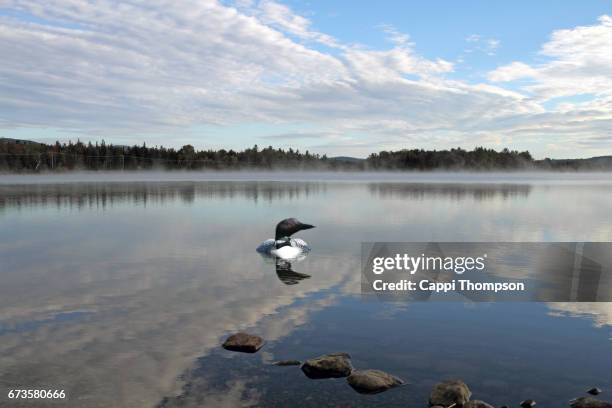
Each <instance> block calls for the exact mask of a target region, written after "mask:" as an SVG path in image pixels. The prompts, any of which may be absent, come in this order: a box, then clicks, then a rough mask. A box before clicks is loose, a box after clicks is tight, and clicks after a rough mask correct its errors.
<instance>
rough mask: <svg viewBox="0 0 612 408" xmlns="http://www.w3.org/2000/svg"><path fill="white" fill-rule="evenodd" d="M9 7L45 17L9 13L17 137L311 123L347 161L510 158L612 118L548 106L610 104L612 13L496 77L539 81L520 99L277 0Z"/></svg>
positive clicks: (6, 95)
mask: <svg viewBox="0 0 612 408" xmlns="http://www.w3.org/2000/svg"><path fill="white" fill-rule="evenodd" d="M4 7H5V8H7V9H10V10H14V11H18V12H19V13H20V15H22V16H23V15H29V16H32V18H29V19H24V18H17V17H10V14H9V15H5V16H2V17H0V53H2V55H4V56H9V57H8V58H4V59H3V60H2V62H0V77H1V78H2V79H3V80H2V81H1V82H0V112H1V113H0V125H2V126H5V127H27V126H43V127H54V128H60V129H74V130H78V131H83V132H97V133H99V134H102V135H104V136H105V137H107V138H112V136H113V135H114V134H118V133H121V134H123V135H125V134H126V133H130V132H138V133H139V134H153V133H158V134H166V135H169V134H176V133H177V132H180V131H181V129H189V128H190V127H193V126H197V125H206V124H220V125H239V124H245V123H272V124H282V123H298V122H299V123H307V124H310V125H312V126H314V127H316V128H317V129H319V132H320V133H323V134H333V135H341V134H343V133H346V134H347V136H346V137H343V138H339V137H335V138H334V139H333V143H334V144H335V145H337V146H339V147H338V151H339V150H341V146H345V147H346V148H350V147H351V146H356V147H359V146H360V147H359V148H360V149H361V151H362V153H365V152H366V150H376V149H377V148H378V146H386V147H387V148H400V147H405V146H406V145H407V144H409V145H414V144H418V143H423V144H427V143H429V144H427V146H430V147H436V148H440V147H449V143H453V144H455V145H456V144H461V145H464V146H473V145H475V144H478V143H479V142H484V143H486V142H487V141H488V140H492V139H491V138H493V139H496V140H499V139H500V138H501V140H506V141H508V142H509V143H513V144H511V146H515V145H516V146H518V145H520V144H521V143H522V142H523V141H527V144H529V143H532V142H533V143H535V142H537V143H540V141H541V140H546V139H547V138H550V134H549V133H542V132H541V131H540V130H538V129H537V128H535V127H534V126H533V125H532V124H533V123H534V122H536V121H537V123H538V124H539V125H541V126H549V127H550V128H561V127H565V128H567V129H569V128H573V129H575V133H572V136H571V137H568V138H567V139H566V140H567V141H568V142H570V143H575V142H576V141H577V140H579V139H580V137H592V136H596V133H597V132H598V131H599V130H600V125H599V124H600V123H603V122H602V121H605V120H607V118H608V117H609V113H610V111H611V107H610V103H609V102H606V103H604V102H602V100H601V99H597V100H596V101H590V102H589V105H586V104H584V105H583V106H581V108H580V110H579V111H577V110H575V109H573V110H571V112H570V111H567V109H566V110H565V111H563V112H562V111H560V110H558V111H547V109H545V108H544V107H543V106H542V104H541V100H542V98H543V97H544V96H545V97H551V96H555V95H568V94H572V93H570V92H569V91H568V88H571V89H573V91H572V92H576V89H579V90H580V91H581V92H586V91H588V92H592V93H594V94H595V95H601V94H602V93H606V92H608V91H605V89H608V90H609V88H610V83H611V81H610V77H609V75H610V72H612V71H610V70H609V69H607V68H609V67H610V65H609V63H610V60H609V59H610V57H609V56H608V55H607V54H606V53H605V52H604V49H605V47H606V46H609V45H610V44H612V39H611V38H610V34H609V29H610V25H611V23H610V19H609V18H608V17H602V18H601V19H600V21H599V24H597V25H594V26H591V27H577V28H574V29H570V30H561V31H557V32H555V33H553V36H552V38H551V41H550V42H549V43H547V44H545V45H544V47H543V49H542V53H543V55H546V57H547V58H550V59H551V61H550V62H549V63H548V64H544V65H542V66H529V65H527V64H524V63H520V62H516V63H513V64H511V65H509V66H505V67H500V68H499V69H497V70H496V71H494V72H492V73H490V74H489V79H490V80H491V81H493V82H500V83H501V82H503V81H510V80H514V79H518V78H520V77H527V78H530V79H531V80H532V81H534V83H532V84H530V85H529V86H530V87H529V88H528V89H523V90H521V91H520V92H517V91H516V90H509V89H506V88H503V87H501V86H493V85H490V84H471V83H467V82H464V81H459V80H450V79H448V78H446V75H447V74H448V73H449V72H452V71H453V68H454V67H453V63H452V62H450V61H446V60H443V59H429V58H425V57H423V56H421V55H419V54H418V53H417V52H416V51H415V46H414V44H412V43H411V42H410V38H409V36H408V35H407V34H404V33H401V32H400V31H398V30H397V29H395V28H394V27H391V26H384V27H383V31H384V33H385V34H386V35H388V36H389V39H390V40H391V42H392V44H393V45H392V46H391V48H388V49H368V48H365V47H363V46H358V45H354V44H345V43H341V42H340V41H339V40H338V39H335V38H333V37H332V36H329V35H327V34H324V33H321V32H319V31H317V30H316V29H314V28H313V24H312V23H311V21H310V20H309V19H307V18H306V17H304V16H300V15H298V14H296V13H295V12H294V11H292V10H291V9H290V8H289V7H287V6H285V5H283V4H280V3H277V2H273V1H269V0H264V1H259V2H251V1H241V2H239V3H238V4H237V5H236V7H229V6H226V5H223V4H221V3H219V2H217V1H213V0H206V1H186V2H167V1H163V0H151V1H149V2H147V3H134V4H132V3H118V2H116V1H111V0H105V1H99V2H95V3H92V2H89V1H84V0H61V1H60V0H51V1H48V2H45V3H40V2H37V1H33V0H12V1H8V2H5V5H4ZM468 42H478V43H480V45H479V46H481V47H484V48H483V49H486V50H488V52H494V51H495V50H496V49H497V48H498V47H499V42H498V41H497V40H494V39H490V38H488V39H487V38H482V37H479V36H473V37H469V38H468ZM322 46H323V47H322ZM608 48H609V47H608ZM322 49H323V50H326V51H323V50H322ZM568 79H569V82H571V83H566V80H568ZM514 89H515V88H514ZM602 90H603V91H602ZM534 94H535V95H536V97H534V96H533V95H534ZM566 108H567V107H566ZM569 120H572V121H575V120H580V121H581V122H582V126H581V127H580V129H578V128H577V127H572V126H570V125H568V121H569ZM596 121H597V122H596ZM491 132H495V135H491V134H490V133H491ZM280 133H282V132H280ZM519 134H520V135H522V136H521V138H519V137H518V136H517V135H519ZM360 138H361V139H360ZM555 141H556V142H557V143H562V142H563V140H555ZM168 143H172V142H171V140H169V141H168ZM339 143H340V145H338V144H339ZM432 143H433V144H432ZM366 145H367V146H369V147H364V146H366ZM523 145H525V143H523ZM421 146H424V145H421ZM599 148H601V146H599ZM319 150H325V147H324V146H323V147H321V148H320V149H319Z"/></svg>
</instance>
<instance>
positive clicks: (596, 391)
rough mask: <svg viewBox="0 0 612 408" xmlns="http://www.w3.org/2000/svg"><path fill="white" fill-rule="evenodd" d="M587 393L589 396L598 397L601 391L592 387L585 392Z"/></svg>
mask: <svg viewBox="0 0 612 408" xmlns="http://www.w3.org/2000/svg"><path fill="white" fill-rule="evenodd" d="M587 393H589V394H591V395H599V394H601V390H600V389H599V388H597V387H593V388H591V389H590V390H587Z"/></svg>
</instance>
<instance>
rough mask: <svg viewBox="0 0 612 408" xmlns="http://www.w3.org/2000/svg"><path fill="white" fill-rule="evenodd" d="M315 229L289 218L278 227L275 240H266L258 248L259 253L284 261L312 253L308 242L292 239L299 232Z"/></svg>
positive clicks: (312, 226)
mask: <svg viewBox="0 0 612 408" xmlns="http://www.w3.org/2000/svg"><path fill="white" fill-rule="evenodd" d="M310 228H314V225H310V224H304V223H302V222H300V221H298V220H297V219H295V218H287V219H284V220H282V221H281V222H279V223H278V224H277V225H276V232H275V234H274V239H272V238H270V239H266V240H265V241H264V242H262V243H261V244H260V245H259V246H258V247H257V252H259V253H262V254H266V255H271V256H276V257H278V258H282V259H294V258H297V257H299V256H300V255H303V254H305V253H307V252H309V251H310V247H309V246H308V244H307V243H306V241H304V240H302V239H300V238H291V235H293V234H295V233H296V232H298V231H302V230H307V229H310Z"/></svg>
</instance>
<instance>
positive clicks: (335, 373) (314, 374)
mask: <svg viewBox="0 0 612 408" xmlns="http://www.w3.org/2000/svg"><path fill="white" fill-rule="evenodd" d="M302 371H303V372H304V374H306V377H308V378H312V379H321V378H340V377H348V376H349V375H350V374H351V371H353V366H352V364H351V356H349V355H348V354H347V353H331V354H325V355H323V356H319V357H315V358H311V359H310V360H306V361H305V362H304V364H302Z"/></svg>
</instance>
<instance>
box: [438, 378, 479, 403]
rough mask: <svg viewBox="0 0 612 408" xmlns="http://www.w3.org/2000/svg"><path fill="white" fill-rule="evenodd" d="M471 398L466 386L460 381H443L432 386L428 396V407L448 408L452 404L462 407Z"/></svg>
mask: <svg viewBox="0 0 612 408" xmlns="http://www.w3.org/2000/svg"><path fill="white" fill-rule="evenodd" d="M471 396H472V392H471V391H470V389H469V388H468V386H467V385H466V384H465V383H464V382H463V381H461V380H450V381H444V382H441V383H438V384H436V385H434V387H433V389H432V390H431V394H430V395H429V406H430V407H434V406H436V405H442V406H444V407H448V406H450V405H452V404H455V405H458V406H463V405H465V404H466V403H467V402H468V401H469V400H470V397H471Z"/></svg>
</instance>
